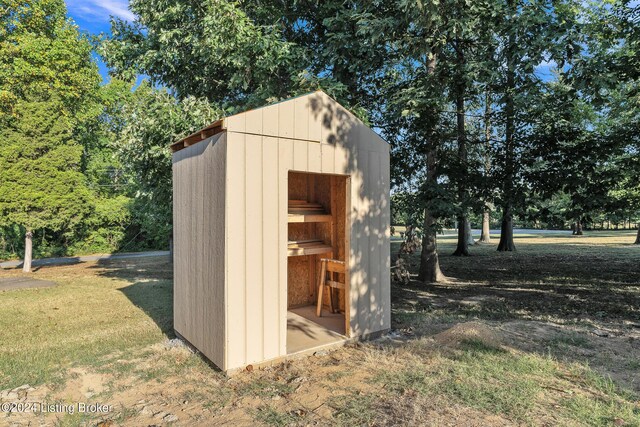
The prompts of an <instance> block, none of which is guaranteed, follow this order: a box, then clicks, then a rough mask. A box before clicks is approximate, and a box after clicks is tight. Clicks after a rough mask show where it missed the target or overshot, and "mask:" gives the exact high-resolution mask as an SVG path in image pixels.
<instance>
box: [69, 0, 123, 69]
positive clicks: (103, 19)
mask: <svg viewBox="0 0 640 427" xmlns="http://www.w3.org/2000/svg"><path fill="white" fill-rule="evenodd" d="M65 3H66V4H67V13H68V14H69V16H70V17H71V18H72V19H73V20H74V21H75V22H76V24H78V26H79V27H80V30H81V31H85V32H88V33H91V34H100V33H108V32H109V31H110V24H109V20H110V19H111V17H112V16H117V17H119V18H122V19H126V20H128V21H132V20H133V19H134V15H133V13H131V12H130V11H129V9H128V5H129V1H128V0H65ZM94 57H95V58H96V60H97V62H98V66H99V68H100V74H101V75H102V77H103V79H105V81H106V79H107V67H106V66H105V65H104V63H103V62H102V61H101V60H100V58H99V57H98V56H97V55H95V56H94Z"/></svg>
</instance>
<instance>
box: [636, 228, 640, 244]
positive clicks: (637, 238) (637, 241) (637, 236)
mask: <svg viewBox="0 0 640 427" xmlns="http://www.w3.org/2000/svg"><path fill="white" fill-rule="evenodd" d="M635 244H636V245H640V225H638V234H636V243H635Z"/></svg>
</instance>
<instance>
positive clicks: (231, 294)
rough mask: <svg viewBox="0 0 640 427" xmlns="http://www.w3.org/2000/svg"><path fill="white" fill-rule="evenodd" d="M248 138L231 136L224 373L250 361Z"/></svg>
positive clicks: (228, 176)
mask: <svg viewBox="0 0 640 427" xmlns="http://www.w3.org/2000/svg"><path fill="white" fill-rule="evenodd" d="M244 140H245V135H244V134H241V133H235V132H227V141H228V143H227V181H226V187H227V193H226V194H227V198H226V203H225V205H226V209H227V224H226V232H225V241H226V247H227V251H226V254H225V255H226V257H225V261H226V263H225V264H226V265H225V268H226V275H227V276H226V277H227V284H226V288H227V305H226V312H227V334H226V335H227V339H226V350H227V351H226V353H227V355H226V356H227V358H226V359H227V360H226V362H227V363H226V365H225V367H224V368H223V369H232V368H237V367H240V366H243V365H245V364H246V360H247V348H246V339H247V312H248V309H247V298H246V266H245V259H246V257H245V252H246V237H245V236H246V213H247V211H246V205H245V194H246V189H245V181H246V176H245V170H246V165H245V144H244Z"/></svg>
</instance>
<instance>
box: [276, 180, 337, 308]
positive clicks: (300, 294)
mask: <svg viewBox="0 0 640 427" xmlns="http://www.w3.org/2000/svg"><path fill="white" fill-rule="evenodd" d="M346 179H347V178H346V177H344V176H335V175H328V174H314V173H303V172H289V199H290V200H307V201H309V202H313V203H319V204H321V205H322V206H323V208H324V210H325V211H326V212H328V213H331V215H332V217H333V221H332V223H293V224H289V225H288V238H289V240H304V239H316V238H317V239H322V240H323V241H324V242H325V243H327V244H330V245H331V246H332V247H333V248H334V251H333V253H332V254H323V255H308V256H296V257H289V258H288V262H287V277H288V282H287V306H288V308H294V307H300V306H304V305H310V304H315V303H316V301H317V300H316V298H317V283H318V277H319V268H320V265H319V263H320V259H321V258H323V257H324V258H334V259H339V260H345V235H346V234H345V232H346V230H345V226H344V224H345V215H346ZM338 279H339V280H341V281H343V282H344V275H342V274H340V275H339V277H338ZM337 294H340V295H339V297H338V295H337ZM336 297H337V298H339V308H340V310H341V311H343V312H344V310H345V300H344V293H343V292H336ZM334 301H336V300H335V299H334ZM325 304H326V305H328V304H329V297H328V294H326V293H325Z"/></svg>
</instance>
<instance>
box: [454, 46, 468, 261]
mask: <svg viewBox="0 0 640 427" xmlns="http://www.w3.org/2000/svg"><path fill="white" fill-rule="evenodd" d="M455 46H456V53H457V60H456V67H457V69H458V72H457V73H456V74H457V75H458V77H457V80H458V81H457V84H456V121H457V140H458V163H459V164H458V168H459V169H460V171H461V173H460V175H463V173H462V171H465V172H466V170H467V138H466V129H465V108H464V95H465V87H464V77H463V73H464V69H463V68H464V52H463V50H462V49H463V47H462V43H461V42H460V40H459V39H458V40H456V42H455ZM466 193H467V188H466V185H465V182H464V177H462V176H458V203H460V213H459V214H458V245H457V247H456V250H455V251H454V252H453V255H454V256H469V255H470V254H469V239H468V233H467V224H468V220H467V208H466V206H465V198H466Z"/></svg>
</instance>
